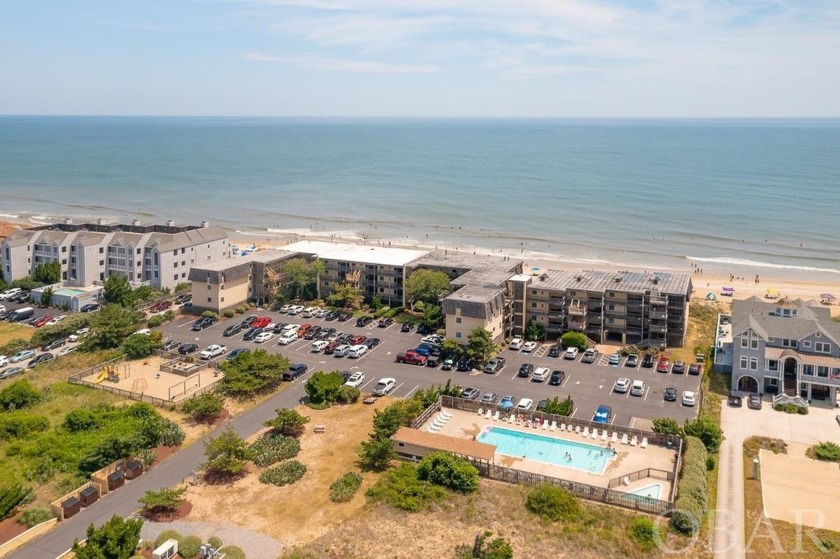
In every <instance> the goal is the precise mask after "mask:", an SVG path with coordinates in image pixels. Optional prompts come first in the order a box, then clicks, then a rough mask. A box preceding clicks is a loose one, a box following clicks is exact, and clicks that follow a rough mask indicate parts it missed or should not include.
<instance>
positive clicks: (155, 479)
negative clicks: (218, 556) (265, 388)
mask: <svg viewBox="0 0 840 559" xmlns="http://www.w3.org/2000/svg"><path fill="white" fill-rule="evenodd" d="M303 395H304V390H303V384H302V383H293V384H289V385H288V387H287V388H286V389H285V390H283V391H282V392H280V393H278V394H275V395H274V396H272V397H271V398H269V399H268V400H266V401H265V402H263V403H262V404H260V405H258V406H257V407H255V408H253V409H251V410H249V411H247V412H245V413H243V414H242V415H240V416H238V417H235V418H234V419H231V420H230V421H229V422H226V423H223V424H221V425H219V426H218V427H216V429H214V430H213V431H211V432H210V433H208V434H207V435H205V436H204V437H202V438H201V439H199V440H198V441H196V442H194V443H193V444H191V445H190V446H188V447H186V448H184V449H182V450H180V451H178V452H176V453H175V454H173V455H172V456H170V457H169V458H168V459H167V460H164V461H163V462H161V463H160V464H157V465H155V466H154V467H153V468H152V469H150V470H149V471H148V472H146V473H145V474H143V475H142V476H140V477H139V478H137V479H135V480H133V481H132V482H130V483H128V484H126V485H125V486H124V487H122V488H120V489H119V490H117V491H114V492H113V493H109V494H108V495H106V496H104V497H103V498H102V499H101V500H100V501H99V502H98V503H96V504H95V505H93V506H91V507H88V508H85V509H82V511H81V512H80V513H78V514H77V515H76V516H74V517H72V518H70V519H68V520H65V521H63V522H60V523H59V524H58V525H57V526H56V527H55V529H53V530H51V531H50V532H47V533H46V534H44V535H43V536H41V537H40V538H38V539H37V540H34V541H33V542H31V543H30V544H28V545H25V546H23V547H22V548H20V549H18V550H17V551H15V552H13V553H11V554H9V555H7V556H6V559H55V558H56V557H58V556H59V555H61V554H62V553H64V552H65V551H67V550H68V549H70V548H71V547H72V546H73V540H75V539H77V538H78V539H79V540H82V539H84V538H85V534H86V531H87V527H88V526H89V525H90V524H91V523H93V524H94V525H96V526H100V525H102V524H104V523H105V522H107V521H108V520H109V519H110V518H111V517H112V516H113V515H115V514H116V515H118V516H122V517H128V516H130V515H131V514H133V513H135V512H136V511H137V510H138V508H139V507H140V505H139V504H138V502H137V500H138V499H139V498H140V497H142V496H143V495H144V494H145V493H146V491H149V490H153V491H157V490H160V489H161V488H164V487H171V486H174V485H177V484H179V483H181V482H182V481H183V480H185V479H187V478H191V477H192V476H193V474H194V472H197V471H198V469H199V468H200V465H201V463H202V462H204V442H205V441H206V440H208V439H210V438H212V437H215V436H217V435H218V433H219V431H220V430H223V429H225V428H227V427H228V426H230V427H232V428H233V429H234V431H236V432H237V433H238V434H239V435H240V436H241V437H250V436H251V435H253V434H254V433H256V432H257V431H259V430H260V429H262V428H263V423H264V422H265V421H267V420H269V419H271V418H273V417H274V416H275V410H276V409H277V408H293V407H295V406H296V405H298V403H299V402H300V398H301V397H302V396H303ZM228 543H230V544H232V545H236V542H228Z"/></svg>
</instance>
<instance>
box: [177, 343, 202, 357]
mask: <svg viewBox="0 0 840 559" xmlns="http://www.w3.org/2000/svg"><path fill="white" fill-rule="evenodd" d="M196 351H198V344H184V345H182V346H181V347H179V348H178V353H180V354H181V355H188V354H190V353H195V352H196Z"/></svg>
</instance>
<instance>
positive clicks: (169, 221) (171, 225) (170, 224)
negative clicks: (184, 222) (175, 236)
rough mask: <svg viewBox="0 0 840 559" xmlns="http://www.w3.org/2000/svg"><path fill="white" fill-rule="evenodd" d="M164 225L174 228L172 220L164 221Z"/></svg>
mask: <svg viewBox="0 0 840 559" xmlns="http://www.w3.org/2000/svg"><path fill="white" fill-rule="evenodd" d="M166 225H168V226H169V227H175V220H174V219H167V220H166Z"/></svg>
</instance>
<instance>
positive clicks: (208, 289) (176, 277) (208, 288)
mask: <svg viewBox="0 0 840 559" xmlns="http://www.w3.org/2000/svg"><path fill="white" fill-rule="evenodd" d="M175 279H178V276H175ZM210 289H211V287H210V284H209V283H208V284H207V291H210Z"/></svg>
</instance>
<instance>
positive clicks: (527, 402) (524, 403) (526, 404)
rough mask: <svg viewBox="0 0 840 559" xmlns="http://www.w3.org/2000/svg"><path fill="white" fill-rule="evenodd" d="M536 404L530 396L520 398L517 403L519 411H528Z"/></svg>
mask: <svg viewBox="0 0 840 559" xmlns="http://www.w3.org/2000/svg"><path fill="white" fill-rule="evenodd" d="M533 406H534V401H533V400H532V399H530V398H522V399H521V400H519V403H518V404H516V409H517V411H528V410H530V409H531V408H532V407H533Z"/></svg>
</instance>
